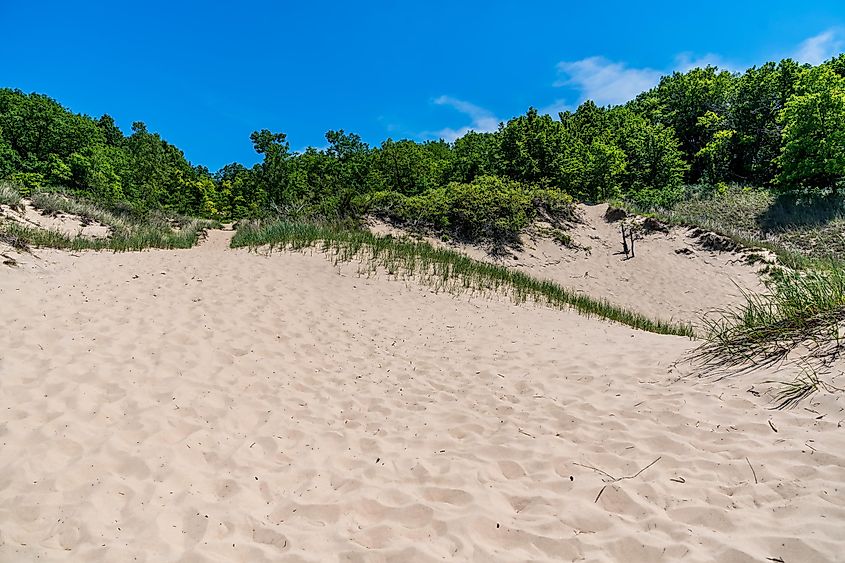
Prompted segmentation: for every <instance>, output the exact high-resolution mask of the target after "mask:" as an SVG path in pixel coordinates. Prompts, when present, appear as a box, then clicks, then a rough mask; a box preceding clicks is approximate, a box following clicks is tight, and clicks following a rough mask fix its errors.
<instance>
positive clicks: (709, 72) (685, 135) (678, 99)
mask: <svg viewBox="0 0 845 563" xmlns="http://www.w3.org/2000/svg"><path fill="white" fill-rule="evenodd" d="M734 87H735V78H734V76H733V75H732V74H731V73H730V72H727V71H724V70H723V71H720V70H719V69H718V68H716V67H713V66H708V67H707V68H694V69H692V70H690V71H689V72H686V73H681V72H675V73H673V74H672V75H671V76H664V77H663V78H661V79H660V84H658V86H657V87H656V88H654V89H652V90H649V91H648V92H644V93H643V94H640V95H639V96H638V97H637V99H636V100H635V101H634V102H632V104H631V108H632V109H634V110H636V111H638V112H640V113H643V114H644V115H646V116H648V117H649V118H650V119H651V120H652V121H654V122H656V123H660V124H662V125H664V126H666V127H671V128H672V130H673V131H674V132H675V134H676V135H677V138H678V140H679V141H680V147H681V150H682V151H683V153H684V155H685V158H686V161H687V162H694V160H695V155H696V154H698V152H699V151H700V150H701V149H703V148H704V146H705V145H707V143H708V142H710V140H711V138H710V135H709V134H708V131H707V130H706V129H705V128H703V127H702V126H701V125H700V124H699V119H700V118H701V117H703V116H704V115H705V114H706V113H707V112H713V113H715V114H716V115H720V116H726V115H727V114H728V113H729V108H730V100H731V96H732V92H733V89H734ZM701 173H702V169H701V166H700V165H699V164H697V163H695V164H694V165H693V166H692V167H690V168H689V174H688V180H690V181H693V182H694V181H697V180H698V179H699V178H700V177H701Z"/></svg>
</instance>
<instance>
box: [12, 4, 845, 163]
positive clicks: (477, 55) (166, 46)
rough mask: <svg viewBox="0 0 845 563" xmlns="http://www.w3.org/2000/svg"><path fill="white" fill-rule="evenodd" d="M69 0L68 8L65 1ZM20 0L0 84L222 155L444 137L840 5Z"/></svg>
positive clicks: (772, 42)
mask: <svg viewBox="0 0 845 563" xmlns="http://www.w3.org/2000/svg"><path fill="white" fill-rule="evenodd" d="M74 4H76V5H74ZM644 4H645V3H633V2H624V3H623V2H608V1H605V2H595V1H591V2H528V1H524V2H520V3H517V2H497V1H488V2H459V1H456V0H452V1H450V2H441V1H439V0H433V1H429V2H417V3H414V2H388V1H381V2H369V3H364V2H361V3H350V2H320V3H309V2H301V1H300V2H295V3H293V2H249V1H245V2H226V3H218V2H179V1H177V0H171V1H169V2H159V1H158V0H149V1H146V2H133V3H123V2H108V3H105V2H104V3H100V2H84V3H71V2H51V1H42V2H14V1H12V0H0V23H2V24H3V25H2V28H3V35H4V36H3V41H2V42H0V61H2V62H0V86H3V87H11V88H20V89H21V90H24V91H26V92H32V91H35V92H40V93H45V94H48V95H49V96H51V97H53V98H55V99H57V100H58V101H59V102H61V103H62V104H64V105H65V106H66V107H69V108H70V109H72V110H73V111H76V112H80V113H85V114H89V115H92V116H99V115H101V114H103V113H109V114H110V115H112V116H113V117H114V118H115V119H116V120H117V123H118V125H120V126H121V128H123V129H124V131H129V128H130V125H131V123H132V122H133V121H144V122H145V123H146V124H147V126H148V128H149V129H150V130H152V131H157V132H159V133H161V135H162V136H163V137H164V138H166V139H167V140H168V141H170V142H172V143H174V144H176V145H177V146H179V147H180V148H181V149H183V150H184V151H185V154H186V156H187V157H188V159H190V160H191V161H192V162H193V163H194V164H203V165H206V166H208V167H209V168H211V169H212V170H216V169H217V168H219V167H220V166H222V165H224V164H226V163H228V162H232V161H239V162H242V163H245V164H247V165H251V164H252V163H254V162H256V161H257V160H258V159H257V156H256V155H255V154H254V153H253V151H252V145H251V143H250V141H249V134H250V132H252V131H254V130H256V129H261V128H268V129H271V130H273V131H282V132H285V133H287V134H288V139H289V141H290V143H291V146H292V148H293V149H298V150H299V149H303V148H304V147H306V146H308V145H313V146H318V147H322V146H323V145H325V139H324V134H325V132H326V131H327V130H329V129H340V128H342V129H345V130H346V131H351V132H356V133H358V134H360V135H361V136H362V137H363V138H364V140H366V141H368V142H370V143H371V144H378V143H379V142H380V141H382V140H383V139H385V138H387V137H392V138H394V139H398V138H411V139H415V140H424V139H431V138H438V137H444V138H446V139H447V140H451V139H453V138H454V137H455V136H456V135H459V134H461V133H462V132H463V131H465V130H466V129H467V128H473V129H476V130H491V129H494V128H495V126H496V124H497V123H498V122H499V121H500V120H507V119H508V118H510V117H513V116H515V115H519V114H521V113H523V112H525V110H526V109H527V108H528V107H529V106H531V105H533V106H535V107H538V108H540V109H542V110H544V111H548V112H551V113H552V114H553V115H554V114H556V112H557V111H558V110H560V109H565V108H574V107H576V106H577V104H578V103H579V102H581V101H582V100H584V99H586V98H592V99H595V100H596V101H597V102H599V103H603V104H606V103H618V102H622V101H625V100H626V99H628V98H629V97H631V96H633V95H635V94H636V93H638V92H640V91H642V90H644V89H647V88H649V87H651V86H653V85H654V84H655V83H656V82H657V79H658V78H659V76H660V75H661V74H665V73H668V72H671V71H672V70H676V69H679V70H684V69H686V68H689V67H691V66H694V65H696V64H706V63H711V64H718V65H719V66H723V67H727V68H730V69H733V70H742V69H744V68H746V67H748V66H751V65H754V64H760V63H762V62H765V61H767V60H778V59H781V58H783V57H793V58H797V59H799V60H801V61H805V62H814V63H815V62H818V61H819V60H822V59H825V58H827V57H829V56H831V55H832V54H834V53H838V52H840V51H842V50H845V3H843V2H842V1H841V0H839V1H824V0H813V1H810V2H801V3H798V2H790V1H783V0H770V1H767V2H757V1H755V2H742V1H738V0H733V1H730V2H723V1H710V2H691V3H687V2H671V3H670V2H652V3H649V4H647V5H646V7H644V6H643V5H644Z"/></svg>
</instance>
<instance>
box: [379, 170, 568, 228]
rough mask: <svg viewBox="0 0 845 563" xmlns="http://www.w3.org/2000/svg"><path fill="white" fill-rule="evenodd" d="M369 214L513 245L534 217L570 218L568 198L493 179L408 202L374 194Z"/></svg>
mask: <svg viewBox="0 0 845 563" xmlns="http://www.w3.org/2000/svg"><path fill="white" fill-rule="evenodd" d="M370 209H371V210H372V211H374V212H375V213H377V214H379V215H381V216H384V217H387V218H388V219H391V220H394V221H398V222H400V223H403V224H405V225H407V226H410V227H412V228H425V229H430V230H434V231H438V232H441V233H444V234H449V235H451V236H454V237H455V238H457V239H460V240H467V241H488V242H494V243H513V242H516V241H517V240H518V238H519V233H520V231H521V230H522V229H523V228H525V227H526V226H527V225H528V223H529V222H531V221H532V220H533V219H535V218H536V217H537V216H538V215H539V216H541V217H543V218H544V219H546V220H548V221H550V222H553V223H559V222H560V221H563V220H569V219H572V218H574V208H573V205H572V198H571V197H570V196H568V195H566V194H563V193H561V192H558V191H555V190H549V189H541V188H535V187H532V186H526V185H524V184H521V183H519V182H515V181H513V180H507V179H504V178H500V177H497V176H481V177H479V178H476V179H475V180H473V181H472V182H470V183H459V182H452V183H450V184H448V185H446V186H443V187H440V188H433V189H429V190H427V191H425V192H423V193H422V194H419V195H415V196H410V197H407V196H404V195H402V194H399V193H395V192H376V193H375V194H372V195H371V196H370Z"/></svg>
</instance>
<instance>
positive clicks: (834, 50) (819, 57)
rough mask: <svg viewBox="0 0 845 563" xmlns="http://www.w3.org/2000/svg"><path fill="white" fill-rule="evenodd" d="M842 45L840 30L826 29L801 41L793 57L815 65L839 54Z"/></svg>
mask: <svg viewBox="0 0 845 563" xmlns="http://www.w3.org/2000/svg"><path fill="white" fill-rule="evenodd" d="M842 46H843V41H842V32H841V31H840V30H838V29H828V30H827V31H823V32H822V33H819V34H818V35H814V36H813V37H810V38H809V39H806V40H805V41H803V42H802V43H801V44H800V45H799V46H798V49H797V50H796V51H795V54H794V55H793V57H794V58H795V60H797V61H798V62H801V63H810V64H811V65H817V64H819V63H823V62H824V61H826V60H828V59H829V58H831V57H833V56H835V55H837V54H839V53H840V51H841V50H842Z"/></svg>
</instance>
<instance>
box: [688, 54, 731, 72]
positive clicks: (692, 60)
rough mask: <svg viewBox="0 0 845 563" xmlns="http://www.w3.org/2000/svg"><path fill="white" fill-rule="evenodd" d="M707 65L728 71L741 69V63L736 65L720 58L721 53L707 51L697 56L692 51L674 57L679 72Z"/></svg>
mask: <svg viewBox="0 0 845 563" xmlns="http://www.w3.org/2000/svg"><path fill="white" fill-rule="evenodd" d="M708 66H715V67H719V68H720V69H722V70H728V71H730V72H738V71H739V70H741V68H740V67H741V65H736V64H734V63H732V62H729V61H727V60H725V59H724V58H722V56H721V55H717V54H715V53H707V54H706V55H701V56H697V55H695V54H693V53H681V54H679V55H677V56H676V57H675V68H673V69H672V70H677V71H680V72H687V71H688V70H692V69H694V68H707V67H708Z"/></svg>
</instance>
